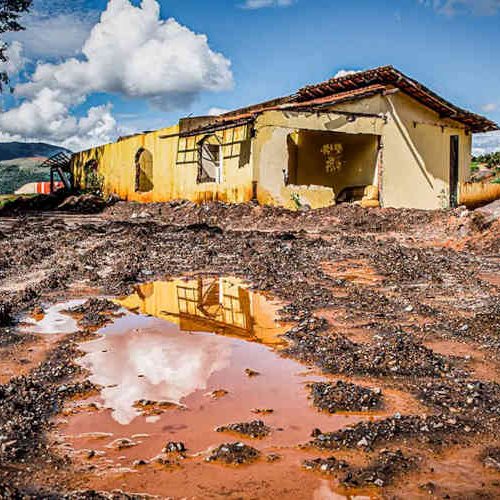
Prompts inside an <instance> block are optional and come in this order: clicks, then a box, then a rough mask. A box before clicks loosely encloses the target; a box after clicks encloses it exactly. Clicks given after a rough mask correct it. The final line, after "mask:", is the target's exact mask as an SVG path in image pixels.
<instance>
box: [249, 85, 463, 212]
mask: <svg viewBox="0 0 500 500" xmlns="http://www.w3.org/2000/svg"><path fill="white" fill-rule="evenodd" d="M335 110H342V111H350V112H356V113H370V114H373V115H379V114H381V115H384V116H386V117H387V119H386V120H385V121H384V120H383V119H382V118H377V117H358V118H357V119H356V120H355V121H354V122H349V121H348V120H347V117H346V116H344V115H341V114H335ZM255 128H256V139H255V144H254V163H255V172H254V176H255V180H256V181H258V199H259V201H260V202H261V203H268V204H273V205H283V206H286V207H288V208H294V207H295V203H294V202H293V200H292V195H293V194H294V193H296V192H297V189H296V186H287V185H285V176H284V174H283V172H284V170H285V171H286V170H287V168H288V163H289V156H290V147H289V144H288V143H287V138H288V136H289V135H290V134H293V133H294V132H295V131H297V130H299V131H300V130H321V131H325V132H327V131H331V132H341V133H345V134H370V135H378V136H380V137H381V141H382V145H383V149H382V152H381V154H380V155H379V158H378V160H377V174H378V175H380V177H381V178H380V179H379V181H380V183H381V186H382V193H381V203H382V205H383V206H386V207H397V208H399V207H408V208H422V209H438V208H446V207H447V206H449V168H450V167H449V165H450V136H451V135H459V140H460V154H459V160H460V165H459V182H463V181H464V180H465V179H466V178H467V176H468V175H469V165H470V160H471V147H472V137H471V134H467V133H466V130H465V128H464V127H463V126H462V125H460V124H458V123H456V122H454V121H452V120H447V119H441V118H440V117H439V115H438V114H437V113H435V112H433V111H431V110H429V109H428V108H427V107H425V106H423V105H421V104H419V103H418V102H417V101H415V100H414V99H412V98H410V97H408V96H406V95H405V94H403V93H402V92H396V93H394V94H392V95H388V96H376V97H370V98H367V99H362V100H359V101H356V102H351V103H344V104H341V105H338V106H336V107H335V108H332V109H331V110H330V111H324V112H322V114H321V115H318V114H315V113H307V112H280V111H272V112H267V113H264V114H263V115H261V116H259V118H258V119H257V121H256V125H255ZM380 172H381V173H380ZM346 180H347V179H346ZM306 181H307V182H311V183H313V182H318V180H317V179H312V178H311V179H306ZM320 181H321V179H320ZM352 182H357V181H356V179H354V178H353V179H352ZM374 184H377V183H376V182H374ZM331 185H332V186H335V183H334V182H332V183H331ZM337 189H338V188H337ZM338 194H339V193H336V192H334V190H333V189H332V188H329V187H321V186H314V185H311V186H309V187H306V186H303V188H302V194H301V198H302V199H303V202H305V203H308V204H309V205H311V207H313V208H317V207H320V206H324V203H325V201H326V200H332V199H335V196H336V195H338Z"/></svg>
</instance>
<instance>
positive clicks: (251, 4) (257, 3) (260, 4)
mask: <svg viewBox="0 0 500 500" xmlns="http://www.w3.org/2000/svg"><path fill="white" fill-rule="evenodd" d="M295 2H296V0H246V1H245V3H244V4H243V5H242V7H243V8H244V9H263V8H265V7H289V6H290V5H292V4H294V3H295Z"/></svg>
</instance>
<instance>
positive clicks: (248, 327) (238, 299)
mask: <svg viewBox="0 0 500 500" xmlns="http://www.w3.org/2000/svg"><path fill="white" fill-rule="evenodd" d="M118 302H119V303H120V304H121V305H122V306H124V307H126V308H127V309H129V310H132V311H134V312H138V313H142V314H149V315H151V316H155V317H157V318H161V319H164V320H166V321H169V322H171V323H175V324H177V325H179V328H180V329H181V330H182V331H191V332H209V333H218V334H222V335H229V336H233V337H239V338H244V339H245V340H251V341H255V342H262V343H265V344H270V345H275V344H280V343H281V342H282V340H281V338H280V337H279V336H280V335H281V334H283V333H285V331H286V327H284V326H281V325H279V323H277V322H276V321H275V315H276V311H277V309H279V306H277V305H276V304H273V303H272V302H270V301H269V300H267V299H266V297H265V296H264V295H263V294H259V293H255V292H252V291H250V290H249V289H248V285H246V284H245V283H244V282H243V281H241V280H239V279H237V278H201V277H198V278H196V279H193V280H189V281H185V280H174V281H156V282H154V283H148V284H145V285H141V286H139V287H138V288H137V290H136V293H134V294H133V295H131V296H129V297H126V298H124V299H121V300H119V301H118Z"/></svg>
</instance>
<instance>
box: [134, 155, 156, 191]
mask: <svg viewBox="0 0 500 500" xmlns="http://www.w3.org/2000/svg"><path fill="white" fill-rule="evenodd" d="M153 188H154V184H153V155H152V154H151V152H150V151H148V150H147V149H144V148H141V149H139V151H137V154H136V155H135V190H136V191H139V192H141V193H147V192H148V191H152V189H153Z"/></svg>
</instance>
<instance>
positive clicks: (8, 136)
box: [0, 88, 117, 149]
mask: <svg viewBox="0 0 500 500" xmlns="http://www.w3.org/2000/svg"><path fill="white" fill-rule="evenodd" d="M71 104H72V103H71V100H70V99H68V98H67V96H64V95H63V94H61V92H60V91H56V90H51V89H49V88H46V89H43V90H41V91H40V92H39V93H38V95H37V96H36V97H35V98H34V99H33V100H30V101H25V102H23V103H22V104H21V105H20V106H18V107H17V108H13V109H10V110H8V111H6V112H4V113H2V114H0V130H1V131H2V132H3V134H4V137H3V139H2V140H3V141H5V140H12V138H13V137H23V138H31V139H39V140H43V141H49V142H53V143H56V144H61V145H63V146H65V147H67V148H69V149H85V148H87V147H90V146H92V145H95V144H97V143H102V142H109V141H110V140H112V138H113V137H114V135H115V134H116V132H117V127H116V121H115V119H114V118H113V116H112V114H111V106H110V105H109V104H108V105H104V106H96V107H93V108H90V109H89V110H88V112H87V115H86V116H83V117H81V118H76V117H74V116H73V115H72V114H71V111H70V106H71Z"/></svg>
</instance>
